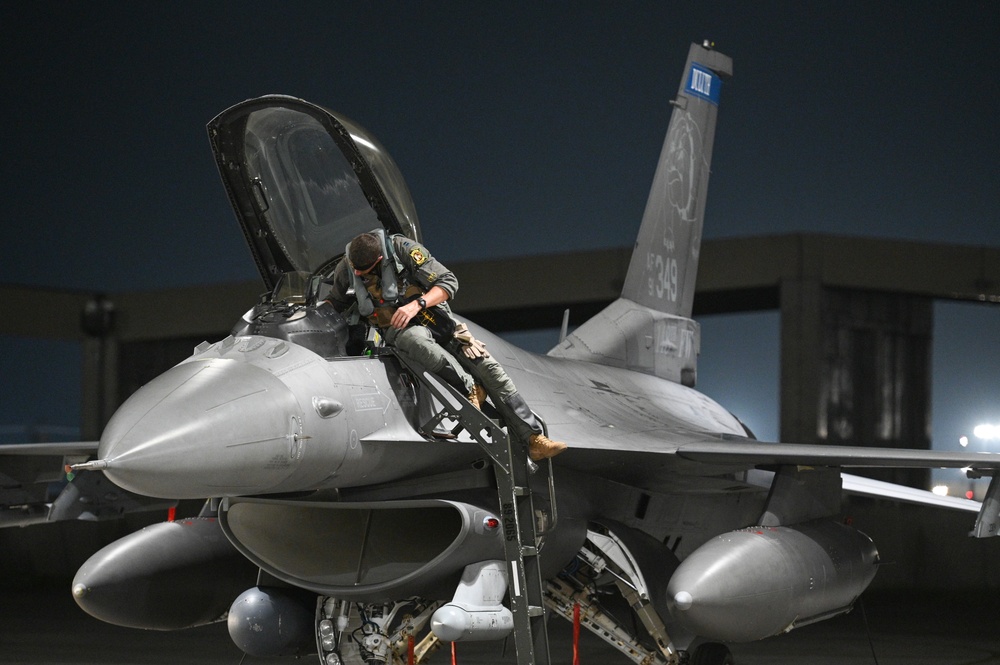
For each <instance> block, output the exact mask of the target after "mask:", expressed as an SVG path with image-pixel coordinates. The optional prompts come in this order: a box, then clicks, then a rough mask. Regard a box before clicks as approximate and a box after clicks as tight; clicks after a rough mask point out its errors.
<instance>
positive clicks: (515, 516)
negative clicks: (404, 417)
mask: <svg viewBox="0 0 1000 665" xmlns="http://www.w3.org/2000/svg"><path fill="white" fill-rule="evenodd" d="M396 358H397V359H398V360H399V361H400V363H401V364H402V365H403V366H404V367H406V368H407V369H408V370H409V371H410V372H411V373H412V374H413V375H414V377H415V378H416V379H417V380H418V381H420V382H421V383H422V384H423V385H424V386H426V387H427V388H428V389H429V390H430V391H431V393H432V394H433V395H434V396H435V397H436V398H437V399H438V401H439V402H440V403H441V405H442V410H441V411H440V412H439V413H436V414H435V415H434V416H432V417H431V419H430V420H429V421H428V423H423V424H422V426H423V427H427V426H428V425H430V426H432V427H434V426H437V425H438V424H440V422H441V421H443V420H444V419H445V418H451V419H453V420H455V421H457V422H458V423H459V425H460V426H461V428H464V429H465V430H466V431H467V432H468V433H469V435H470V436H471V437H472V439H473V440H474V441H475V442H476V444H478V445H479V447H480V448H482V449H483V451H484V452H485V453H486V454H487V455H488V456H489V457H490V459H491V460H492V461H493V472H494V475H495V477H496V482H497V495H498V498H499V500H500V518H501V522H502V524H503V529H504V533H503V545H504V558H505V559H506V560H507V564H508V567H509V577H508V591H509V592H510V605H511V612H512V613H513V615H514V642H515V647H516V650H517V663H518V665H549V663H550V662H551V655H550V650H549V638H548V630H547V627H546V624H545V596H544V590H545V580H544V578H543V576H542V571H541V561H540V558H539V554H540V550H541V547H540V544H539V541H538V531H537V528H536V519H535V509H534V501H533V499H532V492H531V488H530V477H531V473H532V471H533V469H532V468H531V467H533V466H534V464H533V462H531V459H530V458H529V457H528V453H527V449H526V446H525V445H524V442H521V441H516V440H514V439H513V438H511V437H510V436H508V435H507V433H506V432H505V431H504V430H503V429H501V428H500V426H499V425H498V424H497V423H495V422H494V421H493V420H491V419H490V418H488V417H486V415H485V414H483V413H482V412H481V411H479V410H478V409H476V408H475V407H474V406H472V404H471V403H470V402H468V401H467V400H466V399H465V398H464V397H463V396H462V395H460V394H459V392H458V391H457V390H455V389H454V388H453V387H451V386H449V385H447V384H445V383H444V382H442V381H441V380H440V379H438V378H437V377H436V376H434V375H433V374H431V373H429V372H425V371H421V370H419V369H418V368H416V367H413V366H412V365H410V364H409V363H408V362H407V361H406V360H405V359H404V358H402V357H400V356H398V355H397V356H396ZM547 487H548V493H549V502H550V511H551V525H550V528H551V526H554V525H555V522H556V520H557V519H558V516H557V512H556V494H555V474H554V472H553V469H552V461H551V460H549V469H548V479H547Z"/></svg>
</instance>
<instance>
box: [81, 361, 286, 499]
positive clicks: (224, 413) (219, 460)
mask: <svg viewBox="0 0 1000 665" xmlns="http://www.w3.org/2000/svg"><path fill="white" fill-rule="evenodd" d="M301 421H302V418H301V410H300V408H299V405H298V402H297V400H296V399H295V395H294V394H293V393H292V392H291V391H290V390H289V389H288V387H287V386H286V385H285V384H284V383H283V382H282V381H281V380H280V379H278V378H277V377H276V376H274V375H273V374H271V373H270V372H268V371H266V370H264V369H261V368H260V367H257V366H255V365H252V364H249V363H246V362H241V361H237V360H230V359H224V358H213V359H210V360H200V361H194V362H187V363H182V364H180V365H177V366H176V367H174V368H172V369H170V370H168V371H167V372H166V373H164V374H162V375H160V376H159V377H157V378H156V379H154V380H153V381H151V382H150V383H148V384H146V385H145V386H143V387H142V388H141V389H139V391H137V392H136V393H135V394H134V395H132V397H130V398H129V399H128V400H127V401H126V402H125V403H124V404H123V405H122V406H121V408H119V410H118V411H117V412H116V413H115V415H114V417H113V418H112V419H111V421H110V422H109V423H108V426H107V428H105V430H104V434H103V436H102V437H101V444H100V448H99V452H100V457H101V459H102V460H105V461H107V468H106V470H105V473H106V475H107V476H108V477H109V478H110V479H111V480H112V481H113V482H114V483H116V484H117V485H119V486H121V487H124V488H125V489H128V490H131V491H133V492H136V493H139V494H144V495H147V496H156V497H165V498H176V499H186V498H192V499H193V498H204V497H209V496H224V495H232V494H255V493H260V492H265V491H267V490H269V489H271V488H273V487H274V486H275V485H277V484H278V483H280V482H281V481H282V480H284V479H285V478H287V477H288V476H289V475H290V474H291V472H292V471H293V470H294V468H295V465H296V463H297V462H298V460H299V458H300V457H301V443H300V435H301Z"/></svg>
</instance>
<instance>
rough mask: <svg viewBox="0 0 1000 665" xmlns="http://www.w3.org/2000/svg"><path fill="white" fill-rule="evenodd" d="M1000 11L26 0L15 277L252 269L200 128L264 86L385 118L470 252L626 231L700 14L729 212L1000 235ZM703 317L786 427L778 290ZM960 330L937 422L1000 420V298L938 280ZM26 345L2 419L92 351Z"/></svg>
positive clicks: (406, 168) (937, 234) (94, 279)
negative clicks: (954, 298) (716, 74)
mask: <svg viewBox="0 0 1000 665" xmlns="http://www.w3.org/2000/svg"><path fill="white" fill-rule="evenodd" d="M536 5H537V6H536ZM998 25H1000V3H997V2H995V1H990V2H982V1H980V2H971V1H970V2H954V3H941V2H933V3H932V2H917V1H908V2H829V3H819V2H814V3H801V2H760V3H744V2H691V3H686V4H682V3H677V2H577V3H568V2H543V3H518V4H515V3H499V2H497V3H487V2H423V3H418V2H405V3H404V2H385V1H380V2H358V1H354V2H238V3H237V2H198V3H195V2H169V3H168V2H156V3H152V2H137V3H124V2H115V3H109V2H86V3H83V2H41V1H37V2H6V3H3V4H2V5H0V53H2V62H3V69H2V72H3V73H2V74H0V76H2V77H3V91H4V93H5V94H4V95H3V101H2V102H0V105H2V109H3V119H4V123H3V126H4V128H5V132H4V146H3V151H2V155H3V159H2V166H0V168H2V169H3V180H2V183H3V184H2V194H3V205H2V207H0V215H2V224H3V229H4V231H5V232H6V242H4V244H3V248H2V249H0V252H2V253H0V282H7V283H11V282H13V283H20V284H33V285H44V286H50V287H59V288H79V289H86V290H99V291H106V292H111V293H114V292H116V291H123V290H133V289H159V288H170V287H177V286H182V285H193V284H203V283H218V282H228V281H238V280H247V279H254V278H255V277H256V269H255V267H254V265H253V262H252V260H251V258H250V254H249V252H248V250H247V249H246V247H245V245H244V241H243V237H242V234H241V233H240V231H239V229H238V226H237V224H236V222H235V220H234V217H233V214H232V212H231V210H230V209H229V206H228V202H227V200H226V197H225V194H224V192H223V189H222V186H221V184H220V182H219V177H218V174H217V172H216V171H215V166H214V163H213V161H212V158H211V153H210V150H209V147H208V141H207V138H206V134H205V129H204V127H205V124H206V123H207V122H208V121H209V120H210V119H211V118H212V117H214V116H215V115H216V114H217V113H218V112H220V111H222V110H223V109H225V108H227V107H228V106H230V105H232V104H234V103H236V102H239V101H242V100H244V99H246V98H249V97H254V96H258V95H261V94H266V93H284V94H290V95H295V96H298V97H303V98H305V99H308V100H310V101H313V102H316V103H319V104H322V105H324V106H327V107H329V108H332V109H335V110H337V111H339V112H342V113H344V114H346V115H348V116H349V117H351V118H353V119H354V120H356V121H358V122H359V123H360V124H362V125H364V126H365V127H367V128H368V129H369V130H370V131H372V132H373V133H374V134H375V136H377V137H378V138H379V139H380V140H381V142H382V143H383V144H384V145H385V146H386V147H387V148H388V150H389V151H390V152H391V153H392V155H393V156H394V158H395V159H396V161H397V163H398V164H399V166H400V168H401V169H402V172H403V175H404V176H405V177H406V179H407V182H408V184H409V186H410V189H411V191H412V193H413V196H414V199H415V201H416V204H417V210H418V213H419V215H420V219H421V224H422V227H423V232H424V238H425V241H426V242H427V244H428V246H429V247H430V248H431V250H432V251H433V252H434V253H435V255H436V256H438V257H439V258H441V259H443V260H444V261H445V262H446V263H447V262H448V261H449V260H452V261H454V260H474V259H478V258H486V257H495V256H520V255H532V254H545V253H551V252H562V251H570V250H578V249H593V248H605V247H624V246H630V245H631V244H632V242H633V240H634V236H635V233H636V231H637V229H638V225H639V220H640V218H641V215H642V210H643V207H644V205H645V200H646V194H647V192H648V188H649V184H650V181H651V179H652V173H653V169H654V167H655V162H656V158H657V156H658V154H659V150H660V146H661V144H662V140H663V134H664V132H665V130H666V125H667V122H668V119H669V114H670V109H671V107H670V105H669V100H670V99H671V98H672V97H673V95H674V94H675V92H676V89H677V85H678V81H679V77H680V74H681V68H682V66H683V64H684V60H685V57H686V54H687V49H688V45H689V43H690V42H691V41H699V42H700V41H701V40H703V39H706V38H708V39H711V40H714V41H715V42H716V44H717V48H718V49H719V50H721V51H723V52H724V53H726V54H728V55H730V56H732V57H733V58H734V69H735V77H734V78H733V79H732V80H731V81H729V82H727V83H726V84H725V86H724V88H723V92H722V105H721V111H720V120H719V128H718V133H717V136H716V148H715V154H714V158H713V175H712V181H711V184H710V188H709V198H708V210H707V213H706V224H705V236H706V237H709V238H718V237H730V236H754V235H764V234H777V233H788V232H797V231H815V232H824V233H836V234H845V235H860V236H877V237H887V238H899V239H913V240H922V241H932V242H948V243H959V244H965V245H991V246H1000V219H998V212H997V211H998V210H1000V186H998V185H1000V183H998V177H997V174H998V173H1000V157H998V154H1000V140H998V139H1000V132H998V128H997V122H996V120H995V118H996V115H997V108H998V107H1000V83H998V80H1000V76H998V74H1000V65H998V62H1000V39H998V37H1000V35H998V28H997V26H998ZM927 269H928V270H933V269H934V267H933V266H928V267H927ZM459 297H460V296H459ZM19 315H30V313H19ZM702 323H703V334H704V338H703V343H702V359H701V364H700V367H699V375H700V379H701V384H700V387H701V388H702V389H703V390H704V391H705V392H707V393H708V394H710V395H712V396H713V397H716V398H717V399H719V401H720V402H722V403H723V404H724V405H726V406H728V407H730V408H731V409H732V410H733V411H735V412H736V413H737V414H738V415H740V416H741V417H743V418H744V419H745V420H747V421H748V422H749V423H750V424H751V426H752V427H754V429H755V430H757V431H758V435H759V436H761V438H773V437H775V436H776V435H777V414H776V412H775V409H776V408H777V391H778V387H777V377H778V368H777V348H778V343H777V339H776V337H777V330H778V324H777V315H776V314H757V315H752V316H738V317H724V318H722V317H709V318H707V319H705V320H703V322H702ZM733 333H735V334H733ZM552 334H553V335H554V333H552ZM936 337H937V341H936V345H935V349H934V353H935V372H936V374H937V377H938V378H937V379H936V382H935V397H934V399H935V402H934V414H935V439H936V440H937V439H938V438H940V439H941V440H942V441H944V440H946V439H947V440H948V441H951V440H954V439H957V433H958V431H959V429H960V428H962V427H966V425H967V429H971V427H972V425H973V424H975V423H973V422H969V419H971V418H987V419H989V418H993V420H994V422H1000V405H997V404H996V402H997V398H998V397H1000V391H998V390H997V385H998V381H997V375H998V372H1000V365H998V364H997V361H996V360H995V358H996V356H997V354H996V348H997V346H998V345H1000V310H997V309H996V308H986V307H974V306H969V305H962V306H958V305H941V306H939V307H938V308H937V328H936ZM523 339H524V340H527V341H528V342H529V343H531V344H535V345H538V348H539V350H544V349H546V348H548V346H551V344H552V343H554V342H555V341H556V340H555V338H554V337H552V338H551V339H544V340H539V339H538V335H535V336H531V337H525V338H523ZM6 343H7V348H8V353H7V354H6V359H4V360H3V361H0V372H2V374H3V376H4V379H5V381H4V383H5V384H6V385H7V386H10V385H11V382H10V381H9V380H7V377H8V376H9V375H10V376H19V377H21V378H20V379H19V381H20V382H22V383H23V384H24V385H25V388H24V390H23V391H21V394H20V395H18V396H12V395H10V393H9V392H5V394H4V396H3V397H2V400H3V402H2V403H0V426H8V425H17V424H30V423H46V424H55V425H69V426H72V425H75V424H76V422H77V421H78V419H79V410H78V406H75V405H74V404H73V400H74V399H78V396H77V397H76V398H74V397H73V396H72V394H71V393H72V391H73V390H74V389H75V390H77V392H78V388H77V387H76V382H78V380H79V370H78V368H76V367H73V368H71V369H64V365H66V364H67V363H65V362H62V359H64V358H66V357H69V358H73V354H74V353H77V352H76V351H75V350H74V349H72V348H70V347H68V346H66V345H65V344H61V343H54V342H45V343H42V342H28V341H25V340H7V341H6ZM956 349H960V352H958V351H956ZM27 355H41V356H44V357H45V358H44V360H42V361H39V363H38V364H33V365H32V366H31V371H30V372H28V371H26V370H25V366H24V365H23V364H22V363H23V358H24V357H25V356H27ZM15 356H17V358H15ZM69 365H72V362H70V363H69ZM25 374H31V375H32V376H31V378H30V379H29V378H27V377H25V376H24V375H25ZM942 381H944V382H945V383H943V384H942V383H941V382H942ZM955 381H960V382H961V385H962V390H966V391H968V393H961V392H956V390H957V389H953V386H952V382H955ZM939 384H940V385H939ZM39 394H45V395H48V397H49V399H48V400H42V399H39V398H38V397H37V396H38V395H39ZM53 396H55V397H56V398H57V399H56V400H53V399H52V397H53ZM60 396H62V397H61V398H60ZM53 401H55V403H57V404H59V406H58V407H57V408H56V407H53ZM973 403H975V408H974V409H973V406H972V404H973ZM73 409H76V410H75V411H74V410H73ZM963 409H964V410H963ZM949 423H950V424H949Z"/></svg>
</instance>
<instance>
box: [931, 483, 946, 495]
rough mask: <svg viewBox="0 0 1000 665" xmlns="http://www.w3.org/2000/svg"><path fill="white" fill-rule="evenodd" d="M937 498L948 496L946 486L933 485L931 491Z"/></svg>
mask: <svg viewBox="0 0 1000 665" xmlns="http://www.w3.org/2000/svg"><path fill="white" fill-rule="evenodd" d="M931 491H932V492H934V493H935V494H937V495H938V496H948V486H947V485H935V486H934V489H932V490H931Z"/></svg>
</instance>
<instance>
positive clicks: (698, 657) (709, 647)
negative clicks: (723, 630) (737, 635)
mask: <svg viewBox="0 0 1000 665" xmlns="http://www.w3.org/2000/svg"><path fill="white" fill-rule="evenodd" d="M735 662H736V661H735V660H733V652H732V651H730V650H729V647H727V646H726V645H725V644H719V643H718V642H706V643H705V644H702V645H700V646H699V647H698V648H697V649H695V650H694V652H693V653H692V654H691V658H690V659H688V665H734V664H735Z"/></svg>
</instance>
